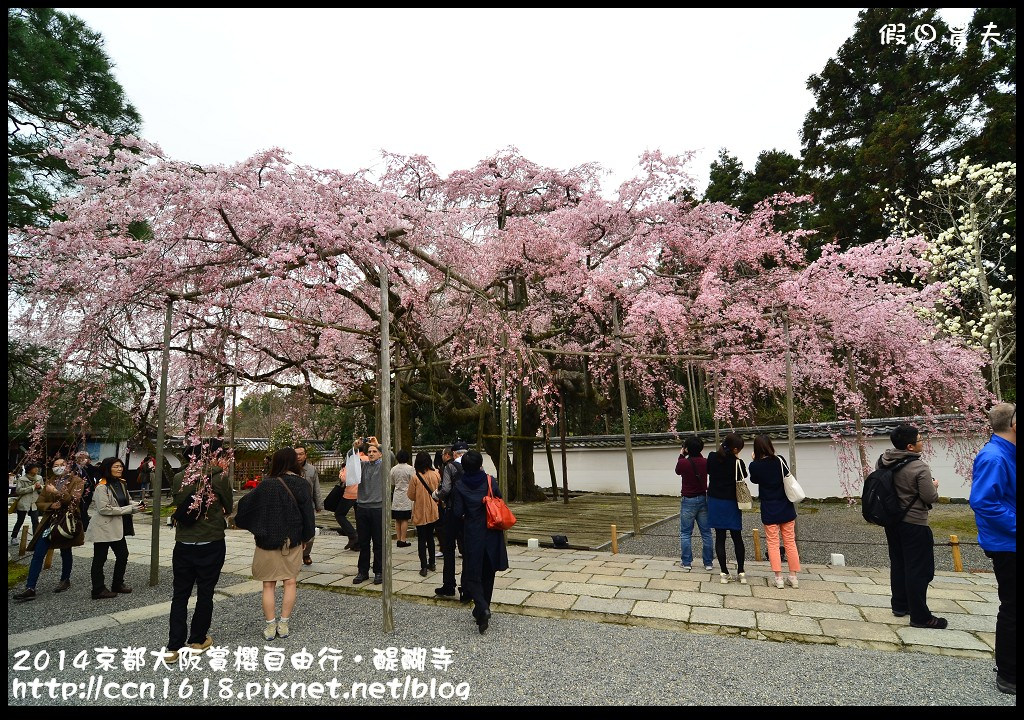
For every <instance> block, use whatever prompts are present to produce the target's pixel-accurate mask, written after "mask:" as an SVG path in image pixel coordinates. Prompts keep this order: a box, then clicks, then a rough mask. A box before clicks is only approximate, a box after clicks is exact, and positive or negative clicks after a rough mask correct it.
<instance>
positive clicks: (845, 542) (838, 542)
mask: <svg viewBox="0 0 1024 720" xmlns="http://www.w3.org/2000/svg"><path fill="white" fill-rule="evenodd" d="M640 536H641V537H670V538H678V537H679V533H669V534H665V533H652V532H643V533H641V534H640ZM691 537H700V534H699V533H693V534H692V535H691ZM626 539H627V540H635V539H637V536H635V535H634V536H632V537H630V538H626ZM804 543H819V544H822V543H831V544H833V545H882V546H885V545H887V543H884V542H867V541H864V540H835V539H833V540H808V539H806V538H803V537H801V538H800V544H801V545H803V544H804ZM953 544H954V543H952V542H944V543H939V542H937V543H935V545H936V546H937V547H951V546H952V545H953ZM956 544H957V545H974V546H977V547H980V545H978V543H977V542H971V541H969V540H961V541H960V542H958V543H956Z"/></svg>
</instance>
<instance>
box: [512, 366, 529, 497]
mask: <svg viewBox="0 0 1024 720" xmlns="http://www.w3.org/2000/svg"><path fill="white" fill-rule="evenodd" d="M522 436H523V384H522V383H516V438H517V439H516V442H515V448H516V451H517V452H516V500H519V501H520V502H522V500H523V465H524V464H525V463H526V453H533V443H530V445H529V446H527V444H526V441H525V440H523V438H522Z"/></svg>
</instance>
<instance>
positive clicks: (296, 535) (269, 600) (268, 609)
mask: <svg viewBox="0 0 1024 720" xmlns="http://www.w3.org/2000/svg"><path fill="white" fill-rule="evenodd" d="M235 524H236V525H237V526H238V527H240V528H242V529H244V530H248V531H249V532H251V533H252V534H253V536H254V537H255V540H256V549H255V551H254V552H253V556H252V577H253V579H254V580H262V581H263V617H264V619H265V620H266V627H265V628H264V629H263V638H264V639H265V640H268V641H269V640H273V639H274V638H275V637H279V638H286V637H288V635H289V633H290V632H291V630H290V628H289V624H288V623H289V620H290V619H291V613H292V608H293V607H294V606H295V581H296V578H298V576H299V568H301V567H302V546H303V544H304V543H306V542H307V541H308V540H310V539H311V538H312V537H313V534H314V533H315V532H316V526H315V524H314V513H313V500H312V498H311V497H310V493H309V483H307V482H306V481H305V480H304V479H302V478H301V477H300V476H299V475H298V458H297V456H296V455H295V450H294V449H293V448H281V449H280V450H278V451H277V452H275V453H274V457H273V459H272V460H271V466H270V474H269V475H268V476H267V477H265V478H263V480H261V481H260V484H259V485H258V486H257V487H256V488H255V489H254V490H253V491H252V492H250V493H249V494H248V495H246V496H245V497H243V498H242V499H241V500H240V501H239V502H238V512H237V513H236V515H235ZM278 580H282V581H283V582H284V597H283V598H282V600H281V616H280V618H276V617H275V615H274V609H275V604H276V603H275V598H274V592H275V589H276V588H277V581H278Z"/></svg>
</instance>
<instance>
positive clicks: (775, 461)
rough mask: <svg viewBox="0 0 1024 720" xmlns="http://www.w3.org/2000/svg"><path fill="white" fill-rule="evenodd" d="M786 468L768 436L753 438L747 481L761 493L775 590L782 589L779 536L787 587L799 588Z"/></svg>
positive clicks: (797, 557) (794, 534) (792, 509)
mask: <svg viewBox="0 0 1024 720" xmlns="http://www.w3.org/2000/svg"><path fill="white" fill-rule="evenodd" d="M788 469H789V467H788V466H787V465H786V461H785V460H783V459H782V458H781V457H779V456H778V455H776V454H775V448H774V447H773V446H772V441H771V440H770V439H769V438H768V436H767V435H758V436H757V437H756V438H754V461H753V462H752V463H750V466H749V470H750V482H752V483H757V485H758V487H759V488H760V490H759V491H758V499H759V501H760V504H761V522H762V523H764V538H765V542H766V543H767V544H768V560H769V562H771V565H772V570H773V571H774V572H775V587H777V588H782V587H784V586H785V584H784V583H783V580H782V558H781V557H780V555H779V535H780V534H781V535H782V544H783V546H784V547H785V548H786V563H787V564H788V565H789V584H790V585H792V586H793V587H795V588H797V587H800V581H799V580H798V579H797V576H796V575H797V573H798V572H800V555H799V553H797V550H796V506H794V505H793V503H792V502H790V500H789V498H787V497H786V490H785V487H784V486H783V484H782V478H783V476H784V475H785V474H786V471H787V470H788Z"/></svg>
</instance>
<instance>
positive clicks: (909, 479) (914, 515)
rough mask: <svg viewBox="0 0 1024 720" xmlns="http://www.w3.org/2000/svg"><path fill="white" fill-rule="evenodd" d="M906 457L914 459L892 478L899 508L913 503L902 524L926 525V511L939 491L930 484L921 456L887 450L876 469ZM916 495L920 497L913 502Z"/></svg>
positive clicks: (930, 472) (891, 449)
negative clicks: (898, 500)
mask: <svg viewBox="0 0 1024 720" xmlns="http://www.w3.org/2000/svg"><path fill="white" fill-rule="evenodd" d="M908 457H909V458H914V459H913V460H911V461H910V462H909V463H907V464H906V465H904V466H903V467H901V468H900V469H899V470H897V471H896V475H895V476H894V477H893V484H894V485H895V486H896V495H897V496H898V497H899V499H900V507H904V508H905V507H907V504H908V503H910V502H911V501H912V500H913V503H914V504H913V505H911V507H910V509H909V510H908V511H907V516H906V517H905V518H903V522H908V523H910V524H911V525H927V524H928V511H929V510H931V509H932V505H933V504H934V503H935V502H937V501H938V499H939V490H938V488H936V487H935V485H934V484H933V483H932V471H931V469H930V468H929V467H928V465H927V464H926V463H925V462H924V460H922V459H921V456H920V455H919V454H918V453H912V452H907V451H906V450H897V449H896V448H889V449H888V450H886V451H885V453H884V454H883V455H882V457H880V458H878V463H877V465H876V468H878V467H881V466H882V465H895V464H896V463H898V462H900V461H901V460H904V459H906V458H908ZM918 493H920V495H921V497H920V498H918V499H917V500H914V495H915V494H918Z"/></svg>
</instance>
